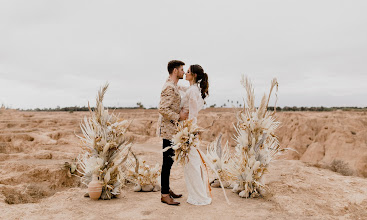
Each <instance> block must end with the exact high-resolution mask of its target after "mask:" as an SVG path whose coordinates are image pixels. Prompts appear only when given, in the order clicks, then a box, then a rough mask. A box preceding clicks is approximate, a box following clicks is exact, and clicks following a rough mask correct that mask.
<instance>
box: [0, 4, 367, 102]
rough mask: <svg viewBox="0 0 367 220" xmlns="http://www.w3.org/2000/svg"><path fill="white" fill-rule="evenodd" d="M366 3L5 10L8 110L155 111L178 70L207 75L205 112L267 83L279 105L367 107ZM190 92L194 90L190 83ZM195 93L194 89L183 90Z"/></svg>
mask: <svg viewBox="0 0 367 220" xmlns="http://www.w3.org/2000/svg"><path fill="white" fill-rule="evenodd" d="M365 6H367V3H366V2H365V1H353V2H345V1H331V0H330V1H322V2H319V1H317V2H316V1H307V2H299V1H297V2H296V1H276V2H275V1H262V2H258V1H256V2H254V1H232V2H219V1H218V2H213V1H200V2H196V1H188V2H185V4H177V2H172V1H154V2H153V1H143V2H140V1H139V2H128V3H127V2H122V1H104V2H103V3H102V2H99V1H88V4H85V3H83V2H75V1H62V2H53V1H32V2H29V1H2V3H1V7H0V20H1V21H4V22H1V23H0V28H1V30H2V33H6V34H1V35H0V94H1V96H0V101H1V102H4V104H6V105H11V106H13V107H16V108H30V107H32V108H35V107H56V106H73V105H79V106H83V105H86V104H87V100H90V101H92V100H94V97H95V94H96V92H97V90H98V88H99V87H100V86H101V85H102V84H104V83H105V82H106V81H108V82H110V89H109V92H108V94H107V96H106V102H107V103H108V104H109V105H115V106H135V105H136V102H138V101H140V102H142V103H143V104H144V105H145V106H147V107H153V106H157V105H158V102H159V93H160V89H161V87H162V85H163V83H164V81H165V79H166V77H167V75H168V74H167V70H166V65H167V62H168V61H169V60H171V59H181V60H183V61H185V62H186V64H187V65H186V68H187V66H188V65H190V64H196V63H198V64H201V65H202V66H203V67H204V69H205V71H206V72H207V73H208V74H209V78H210V97H209V98H208V100H207V102H208V104H209V105H210V104H214V103H216V104H217V105H221V104H223V103H226V102H227V100H228V99H230V100H234V101H235V102H236V101H237V100H238V101H240V100H242V97H243V96H244V95H245V94H244V90H243V88H242V87H241V85H240V83H239V80H240V77H241V74H246V75H248V76H249V77H251V78H252V79H253V82H254V85H255V87H256V93H257V97H259V98H258V99H260V98H261V96H262V94H263V93H264V92H268V87H269V84H270V80H271V79H272V78H273V77H277V78H278V80H279V83H280V87H279V104H280V105H283V106H284V105H287V106H293V105H303V106H311V105H325V106H339V105H353V106H365V105H366V103H365V102H363V101H362V100H363V97H365V96H366V95H367V91H366V90H365V89H364V85H363V83H362V82H363V81H365V80H366V71H367V63H366V62H365V60H366V58H367V42H366V41H365V39H367V15H366V14H365V13H364V11H363V8H365ZM181 83H183V84H184V83H185V82H184V81H183V82H181ZM186 85H187V82H186Z"/></svg>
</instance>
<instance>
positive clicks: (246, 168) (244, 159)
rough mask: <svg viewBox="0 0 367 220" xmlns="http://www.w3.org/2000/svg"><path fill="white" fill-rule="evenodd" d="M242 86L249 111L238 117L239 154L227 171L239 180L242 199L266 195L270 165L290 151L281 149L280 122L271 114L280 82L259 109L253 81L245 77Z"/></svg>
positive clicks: (226, 167)
mask: <svg viewBox="0 0 367 220" xmlns="http://www.w3.org/2000/svg"><path fill="white" fill-rule="evenodd" d="M241 83H242V85H243V86H244V87H245V89H246V93H247V104H248V106H249V107H248V108H244V109H243V110H242V111H240V112H238V114H237V124H236V126H235V130H236V132H237V135H236V136H235V140H236V142H237V145H236V149H235V150H236V153H235V155H234V157H233V158H232V159H231V160H229V162H228V164H227V165H226V166H225V169H226V170H227V172H228V174H229V176H231V178H232V179H234V180H235V185H234V187H233V192H236V193H239V196H240V197H244V198H249V197H252V198H253V197H257V196H260V195H261V194H262V193H263V192H264V189H265V187H266V186H265V184H264V179H263V178H264V174H265V173H266V172H267V171H268V166H269V164H270V162H271V161H272V160H273V159H274V158H275V157H276V156H277V155H280V154H281V152H283V151H284V150H286V149H287V148H285V149H281V148H280V145H279V141H278V139H277V137H276V136H275V131H276V129H277V128H278V127H279V125H280V122H278V121H276V119H275V118H274V117H273V116H274V112H269V111H267V109H268V104H269V100H270V97H271V93H272V91H273V88H274V87H276V91H277V90H278V82H277V80H276V79H275V78H274V79H273V80H272V81H271V88H270V93H269V96H268V97H266V95H265V94H264V96H263V98H262V100H261V104H260V106H259V108H257V109H256V108H255V107H254V104H253V103H254V100H255V95H254V92H253V91H254V90H253V86H252V84H251V82H250V80H249V79H248V78H244V77H242V80H241ZM274 108H275V107H274ZM274 111H275V110H274Z"/></svg>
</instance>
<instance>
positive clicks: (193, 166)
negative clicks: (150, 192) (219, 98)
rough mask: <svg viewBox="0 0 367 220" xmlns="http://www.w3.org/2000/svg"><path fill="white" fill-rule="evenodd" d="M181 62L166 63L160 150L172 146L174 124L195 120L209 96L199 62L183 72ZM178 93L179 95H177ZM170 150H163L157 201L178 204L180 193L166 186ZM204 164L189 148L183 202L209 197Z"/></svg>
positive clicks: (203, 202) (203, 201) (205, 201)
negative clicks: (180, 83)
mask: <svg viewBox="0 0 367 220" xmlns="http://www.w3.org/2000/svg"><path fill="white" fill-rule="evenodd" d="M184 65H185V63H184V62H182V61H179V60H172V61H170V62H169V63H168V66H167V69H168V73H169V77H168V79H167V81H166V82H165V84H164V86H163V88H162V92H161V97H160V102H159V108H158V110H159V114H160V116H159V122H158V133H159V135H160V136H161V137H162V138H163V149H165V148H168V147H170V146H171V145H172V143H171V139H172V137H173V135H175V134H176V132H177V131H176V123H177V122H179V121H183V120H187V119H189V120H193V121H194V122H197V116H198V113H199V111H200V110H201V109H202V108H203V106H204V99H205V98H206V97H207V96H208V95H209V93H208V89H209V83H208V75H207V74H206V73H205V72H204V69H203V68H202V67H201V66H200V65H197V64H196V65H191V66H190V67H189V68H188V70H187V72H186V73H185V71H184ZM184 75H186V76H185V79H186V80H187V81H189V83H190V86H189V87H181V86H178V85H177V82H178V81H179V80H180V79H183V77H184ZM181 94H182V97H181ZM174 154H175V153H174V150H173V149H172V148H170V149H168V150H166V151H164V152H163V164H162V174H161V202H163V203H166V204H168V205H179V204H180V203H179V202H177V201H175V200H174V199H175V198H180V197H182V194H175V193H174V192H173V191H172V190H171V189H170V187H169V177H170V172H171V167H172V164H173V156H174ZM204 166H205V165H204V164H203V162H202V160H201V158H200V154H199V153H198V151H196V150H190V152H189V160H188V162H187V163H186V164H185V167H184V176H185V183H186V188H187V191H188V197H187V202H188V203H190V204H193V205H208V204H210V203H211V201H212V199H211V197H210V196H209V195H208V193H209V192H208V188H209V187H210V186H209V185H208V183H206V181H205V180H204Z"/></svg>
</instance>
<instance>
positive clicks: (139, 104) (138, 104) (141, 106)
mask: <svg viewBox="0 0 367 220" xmlns="http://www.w3.org/2000/svg"><path fill="white" fill-rule="evenodd" d="M136 105H137V106H138V108H144V105H143V104H142V103H141V102H138V103H136Z"/></svg>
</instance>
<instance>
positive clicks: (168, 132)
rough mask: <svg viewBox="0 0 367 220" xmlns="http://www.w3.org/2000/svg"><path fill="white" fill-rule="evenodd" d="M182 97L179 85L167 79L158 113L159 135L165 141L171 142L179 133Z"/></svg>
mask: <svg viewBox="0 0 367 220" xmlns="http://www.w3.org/2000/svg"><path fill="white" fill-rule="evenodd" d="M180 104H181V96H180V93H179V91H178V87H177V85H175V83H174V82H173V80H171V79H170V78H168V79H167V81H166V83H165V84H164V86H163V88H162V92H161V99H160V102H159V107H158V112H159V114H160V115H159V121H158V130H157V133H158V134H159V136H161V137H162V138H163V139H168V140H171V139H172V136H173V135H175V134H176V133H177V130H176V122H177V121H178V120H179V119H180V111H181V107H180Z"/></svg>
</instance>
